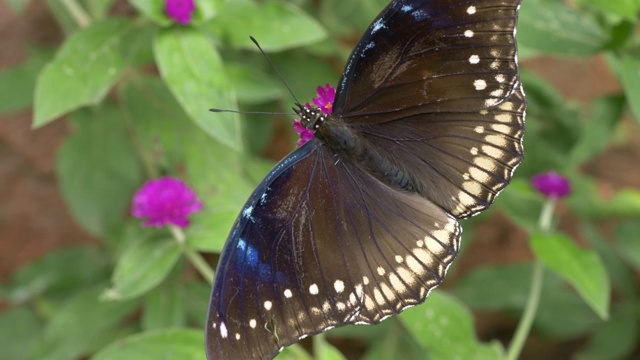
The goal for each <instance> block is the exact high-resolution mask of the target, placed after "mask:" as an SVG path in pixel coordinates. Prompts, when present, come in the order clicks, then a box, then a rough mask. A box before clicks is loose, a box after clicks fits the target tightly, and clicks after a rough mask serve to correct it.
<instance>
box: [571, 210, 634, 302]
mask: <svg viewBox="0 0 640 360" xmlns="http://www.w3.org/2000/svg"><path fill="white" fill-rule="evenodd" d="M631 224H632V223H628V224H625V223H622V224H621V225H620V226H619V227H618V228H616V239H620V238H621V236H622V237H625V235H623V234H624V233H625V232H626V231H625V230H623V229H624V228H625V227H627V226H628V225H631ZM629 230H631V231H636V229H634V226H631V228H630V229H629ZM580 232H581V234H583V235H584V237H585V238H586V239H587V240H588V241H589V244H590V245H591V247H592V248H593V249H594V250H596V251H597V252H598V254H600V257H601V258H602V262H603V263H604V266H605V267H606V269H607V273H608V274H609V278H610V279H611V283H612V286H613V290H614V292H615V293H618V294H619V296H620V297H622V298H626V299H629V298H635V297H636V294H637V293H638V289H637V288H636V286H635V276H634V273H633V270H632V269H631V268H630V267H629V266H628V265H627V264H626V263H625V262H624V261H620V256H621V255H623V256H624V255H625V254H632V253H630V252H622V253H621V254H619V253H618V251H617V250H618V247H616V246H611V245H612V244H611V241H610V240H609V239H608V238H607V237H605V236H604V235H603V234H601V233H600V231H599V230H598V228H597V227H596V226H595V225H594V224H592V223H589V222H586V221H583V222H582V223H581V224H580ZM637 234H638V233H637V232H633V233H630V234H629V235H631V237H632V238H633V239H634V240H635V238H636V237H637ZM639 260H640V259H639ZM639 264H640V263H639Z"/></svg>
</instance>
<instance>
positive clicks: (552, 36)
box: [518, 0, 609, 56]
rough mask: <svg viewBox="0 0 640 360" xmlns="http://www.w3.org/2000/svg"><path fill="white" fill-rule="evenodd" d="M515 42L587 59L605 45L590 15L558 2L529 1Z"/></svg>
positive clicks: (521, 14)
mask: <svg viewBox="0 0 640 360" xmlns="http://www.w3.org/2000/svg"><path fill="white" fill-rule="evenodd" d="M518 42H519V43H520V44H522V45H523V46H526V47H528V48H532V49H537V50H540V51H543V52H546V53H550V54H556V55H573V56H580V55H590V54H593V53H596V52H598V51H600V50H601V49H602V48H603V47H604V46H605V45H606V44H607V43H608V42H609V38H608V35H607V33H606V32H604V31H603V30H602V28H601V27H600V25H599V24H598V22H597V21H596V20H595V19H594V18H592V17H591V16H589V14H587V13H585V12H582V11H578V10H574V9H572V8H570V7H569V6H567V5H566V4H564V3H562V2H559V1H544V0H528V1H524V2H523V4H522V9H520V16H519V19H518Z"/></svg>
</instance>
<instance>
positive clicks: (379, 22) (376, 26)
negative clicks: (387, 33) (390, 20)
mask: <svg viewBox="0 0 640 360" xmlns="http://www.w3.org/2000/svg"><path fill="white" fill-rule="evenodd" d="M385 27H386V26H385V25H384V22H382V18H380V19H378V20H376V22H374V23H373V25H372V26H371V34H375V33H376V32H377V31H378V30H380V29H384V28H385Z"/></svg>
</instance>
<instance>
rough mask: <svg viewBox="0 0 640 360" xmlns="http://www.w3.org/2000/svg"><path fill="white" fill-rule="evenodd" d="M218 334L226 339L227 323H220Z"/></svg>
mask: <svg viewBox="0 0 640 360" xmlns="http://www.w3.org/2000/svg"><path fill="white" fill-rule="evenodd" d="M220 336H222V338H223V339H226V338H227V336H229V332H228V331H227V325H225V323H220Z"/></svg>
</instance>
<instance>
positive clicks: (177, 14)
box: [164, 0, 196, 25]
mask: <svg viewBox="0 0 640 360" xmlns="http://www.w3.org/2000/svg"><path fill="white" fill-rule="evenodd" d="M164 9H165V11H166V12H167V15H169V17H170V18H172V19H173V20H175V21H176V22H178V23H180V24H182V25H187V24H188V23H189V22H190V21H191V14H192V13H193V12H194V11H195V9H196V5H195V3H194V0H167V1H166V2H165V4H164Z"/></svg>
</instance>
